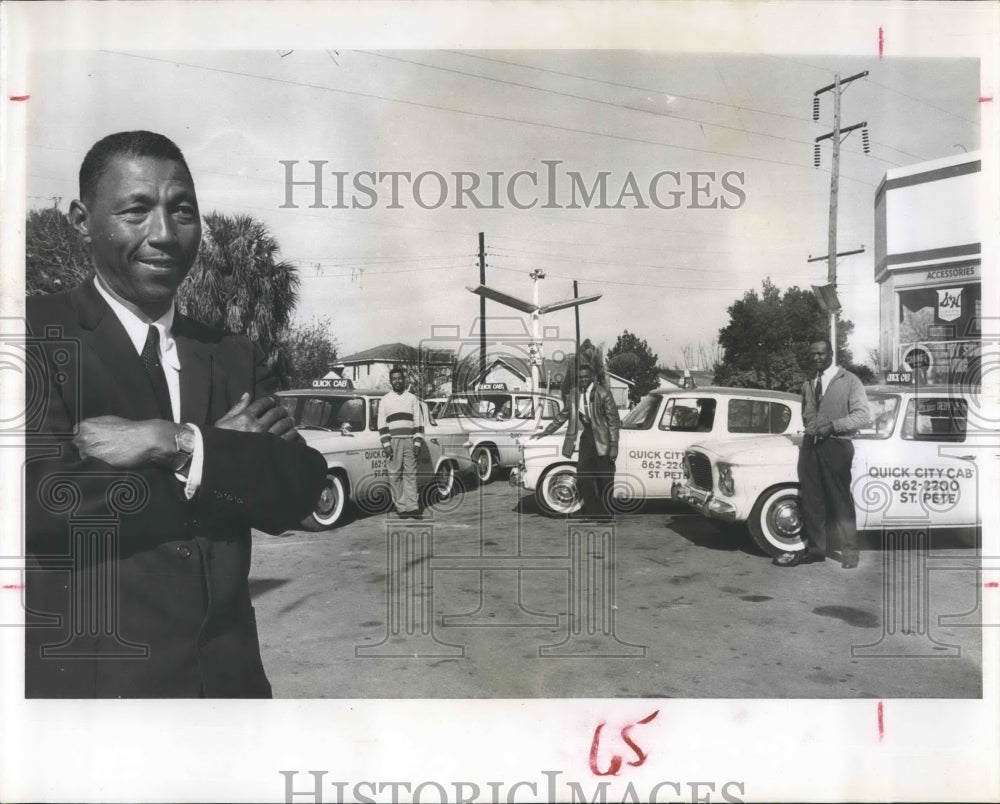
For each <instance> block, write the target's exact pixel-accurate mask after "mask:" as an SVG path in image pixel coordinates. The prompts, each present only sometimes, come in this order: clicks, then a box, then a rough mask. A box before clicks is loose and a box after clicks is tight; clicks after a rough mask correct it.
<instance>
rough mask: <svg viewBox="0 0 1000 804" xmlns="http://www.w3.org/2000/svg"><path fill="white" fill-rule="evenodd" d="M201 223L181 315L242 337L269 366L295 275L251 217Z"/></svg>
mask: <svg viewBox="0 0 1000 804" xmlns="http://www.w3.org/2000/svg"><path fill="white" fill-rule="evenodd" d="M203 221H204V226H203V229H202V243H201V250H200V252H199V254H198V259H197V261H196V262H195V265H194V268H192V269H191V273H190V274H189V275H188V277H187V278H186V279H185V280H184V282H183V284H182V285H181V287H180V289H179V291H178V295H177V300H178V304H179V306H180V308H181V311H182V312H184V313H185V314H186V315H189V316H191V317H192V318H194V319H197V320H198V321H201V322H203V323H205V324H208V325H209V326H213V327H220V328H222V329H226V330H229V331H230V332H236V333H240V334H242V335H246V336H247V337H249V338H250V340H252V341H254V342H255V343H256V344H257V345H258V346H259V347H260V348H261V349H262V350H263V352H264V354H265V355H267V357H268V361H269V362H272V361H273V360H274V358H275V357H276V356H277V351H278V345H279V341H280V339H281V337H282V335H283V334H284V333H285V331H286V330H287V328H288V325H289V322H290V321H291V317H292V313H293V311H294V310H295V305H296V303H297V302H298V298H299V285H300V279H299V275H298V271H297V269H296V268H295V266H293V265H292V264H291V263H289V262H285V261H283V260H280V259H279V257H278V251H279V248H278V241H277V240H275V239H274V237H273V236H272V235H271V233H270V232H269V231H268V229H267V226H265V225H264V224H263V223H261V222H260V221H259V220H257V219H256V218H254V217H253V216H251V215H225V214H223V213H220V212H211V213H209V214H208V215H206V216H205V217H204V219H203Z"/></svg>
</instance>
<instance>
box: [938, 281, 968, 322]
mask: <svg viewBox="0 0 1000 804" xmlns="http://www.w3.org/2000/svg"><path fill="white" fill-rule="evenodd" d="M937 296H938V313H937V314H938V318H939V319H940V320H941V321H955V320H956V319H958V318H961V317H962V289H961V288H942V289H940V290H939V291H938V292H937Z"/></svg>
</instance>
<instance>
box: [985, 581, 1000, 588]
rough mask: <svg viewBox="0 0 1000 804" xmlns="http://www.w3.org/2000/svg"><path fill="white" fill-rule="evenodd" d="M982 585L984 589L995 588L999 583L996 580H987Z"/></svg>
mask: <svg viewBox="0 0 1000 804" xmlns="http://www.w3.org/2000/svg"><path fill="white" fill-rule="evenodd" d="M983 587H984V588H986V589H996V588H997V587H1000V583H998V582H997V581H987V582H986V583H984V584H983Z"/></svg>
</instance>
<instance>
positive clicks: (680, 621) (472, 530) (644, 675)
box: [251, 479, 995, 698]
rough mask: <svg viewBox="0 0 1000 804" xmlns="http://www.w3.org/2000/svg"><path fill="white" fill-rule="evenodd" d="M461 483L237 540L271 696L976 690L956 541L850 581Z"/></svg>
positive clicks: (973, 585)
mask: <svg viewBox="0 0 1000 804" xmlns="http://www.w3.org/2000/svg"><path fill="white" fill-rule="evenodd" d="M466 483H467V485H470V486H471V487H470V488H469V489H468V490H467V491H465V492H464V493H463V494H460V495H459V496H458V497H456V498H455V499H453V500H451V501H449V502H448V503H445V504H442V505H440V506H438V507H437V508H436V509H430V510H428V511H427V512H426V514H425V519H424V520H423V521H419V522H410V523H405V524H404V523H400V522H398V521H397V520H392V519H389V518H387V517H386V516H385V515H384V514H366V515H362V516H358V517H355V518H354V519H353V520H352V521H349V522H347V523H346V524H344V525H343V526H341V527H339V528H337V529H336V530H333V531H328V532H324V533H307V532H304V531H289V532H286V533H284V534H281V535H280V536H269V535H266V534H261V533H255V535H254V539H255V543H254V558H253V565H252V570H251V592H252V594H253V596H254V605H255V607H256V610H257V622H258V627H259V630H260V637H261V648H262V653H263V658H264V665H265V667H266V669H267V671H268V675H269V677H270V679H271V683H272V686H273V688H274V694H275V696H276V697H285V698H288V697H291V698H300V697H334V698H353V697H359V698H380V697H385V698H401V697H403V698H429V697H441V698H476V697H514V698H522V697H524V698H533V697H618V696H626V697H651V698H657V697H685V698H698V697H734V698H772V697H780V698H864V697H879V698H892V697H941V698H951V697H959V698H965V697H971V698H977V697H980V695H981V692H982V657H981V639H980V637H981V631H980V629H979V628H978V627H977V626H978V625H979V622H980V619H979V618H980V613H979V605H978V601H979V595H980V593H981V592H983V591H985V590H983V587H982V582H981V578H980V576H979V574H978V573H977V572H976V568H977V563H976V561H975V555H976V553H975V550H974V549H973V548H972V547H971V546H957V545H958V542H957V541H956V540H955V539H954V538H951V539H949V541H947V542H945V541H944V540H943V539H941V538H938V537H937V536H935V540H934V543H933V545H932V547H933V551H932V552H930V553H928V552H927V551H925V550H922V549H920V548H919V547H916V548H913V547H911V548H909V549H907V550H905V551H891V550H889V551H885V550H882V549H881V539H882V537H881V535H880V534H867V535H866V540H865V541H866V542H867V545H868V549H866V550H864V551H863V552H862V557H861V566H860V568H859V569H857V570H852V571H846V570H843V569H841V567H840V564H839V563H838V562H836V561H827V562H825V563H823V564H812V565H803V566H799V567H795V568H791V569H787V568H780V567H775V566H773V565H772V564H771V562H770V559H768V558H766V557H764V556H761V555H759V554H757V553H756V552H754V550H753V548H752V547H751V544H750V540H749V537H748V536H747V535H746V534H745V532H743V531H741V530H739V529H733V528H724V527H720V526H719V525H716V524H713V523H710V522H706V521H703V520H702V519H700V518H699V517H697V516H694V515H691V514H688V513H687V512H685V511H684V510H683V509H681V508H678V507H675V506H673V505H672V504H669V503H658V504H647V505H646V506H644V507H643V508H642V509H640V510H639V511H637V512H635V513H632V514H628V515H624V516H621V517H619V519H618V522H617V523H616V525H615V526H614V528H613V529H612V530H610V531H609V530H607V529H605V528H603V527H600V526H593V525H590V526H582V527H581V526H573V527H570V526H568V524H567V522H566V521H564V520H556V519H549V518H546V517H543V516H540V515H539V514H538V513H537V510H536V508H535V505H534V501H533V500H532V498H531V496H530V495H528V494H526V493H525V492H524V491H523V490H522V489H516V488H512V487H510V486H508V485H507V484H506V483H505V482H503V481H497V482H494V483H492V484H490V485H487V486H485V487H477V486H475V485H473V484H471V483H470V481H469V480H468V479H467V480H466ZM904 559H905V560H904ZM925 584H926V586H925ZM924 590H926V591H927V595H926V597H924V596H923V595H922V592H923V591H924ZM994 591H995V590H994ZM892 600H894V602H887V601H892ZM921 601H926V602H921ZM942 618H943V619H942ZM907 632H908V633H907Z"/></svg>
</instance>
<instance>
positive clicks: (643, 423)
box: [622, 395, 662, 430]
mask: <svg viewBox="0 0 1000 804" xmlns="http://www.w3.org/2000/svg"><path fill="white" fill-rule="evenodd" d="M661 398H662V397H659V396H652V395H650V396H644V397H643V398H642V399H640V400H639V404H638V405H636V406H635V407H634V408H632V410H630V411H629V412H628V415H627V416H626V417H625V419H624V420H623V421H622V429H623V430H648V429H649V428H650V427H652V426H653V422H654V421H656V414H657V412H658V411H659V410H660V399H661Z"/></svg>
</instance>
